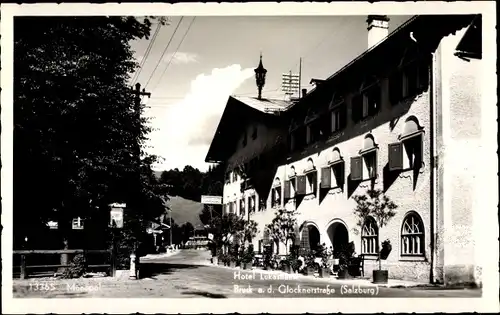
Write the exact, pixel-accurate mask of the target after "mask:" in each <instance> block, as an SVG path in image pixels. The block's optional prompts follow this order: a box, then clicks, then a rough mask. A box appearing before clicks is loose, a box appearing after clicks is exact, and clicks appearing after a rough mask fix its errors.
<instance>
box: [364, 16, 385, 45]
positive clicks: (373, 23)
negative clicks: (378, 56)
mask: <svg viewBox="0 0 500 315" xmlns="http://www.w3.org/2000/svg"><path fill="white" fill-rule="evenodd" d="M366 23H368V49H370V48H372V47H373V46H375V45H377V44H378V43H379V42H381V41H382V40H383V39H385V38H386V37H387V35H389V18H388V17H387V15H368V19H367V20H366Z"/></svg>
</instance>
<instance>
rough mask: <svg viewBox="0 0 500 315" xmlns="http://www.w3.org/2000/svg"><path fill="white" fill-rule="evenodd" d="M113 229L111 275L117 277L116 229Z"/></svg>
mask: <svg viewBox="0 0 500 315" xmlns="http://www.w3.org/2000/svg"><path fill="white" fill-rule="evenodd" d="M112 229H113V232H112V233H113V236H112V241H111V277H113V278H114V277H116V244H115V242H116V241H115V229H114V228H112Z"/></svg>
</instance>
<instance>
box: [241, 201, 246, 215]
mask: <svg viewBox="0 0 500 315" xmlns="http://www.w3.org/2000/svg"><path fill="white" fill-rule="evenodd" d="M245 214H246V212H245V199H244V198H242V199H240V215H241V216H242V217H244V216H245Z"/></svg>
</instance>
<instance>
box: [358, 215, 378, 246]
mask: <svg viewBox="0 0 500 315" xmlns="http://www.w3.org/2000/svg"><path fill="white" fill-rule="evenodd" d="M377 252H378V226H377V223H376V222H375V220H374V219H373V218H371V217H370V218H368V219H366V221H365V224H364V225H363V229H362V231H361V253H362V254H368V255H374V254H377Z"/></svg>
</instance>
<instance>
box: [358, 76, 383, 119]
mask: <svg viewBox="0 0 500 315" xmlns="http://www.w3.org/2000/svg"><path fill="white" fill-rule="evenodd" d="M351 105H352V119H353V121H354V122H359V121H361V120H363V119H366V118H368V117H370V116H374V115H376V114H377V113H378V112H379V110H380V107H381V93H380V86H379V84H378V83H376V84H373V85H372V86H370V87H368V88H366V89H364V90H363V91H362V92H361V93H359V94H357V95H354V96H353V98H352V100H351Z"/></svg>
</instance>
